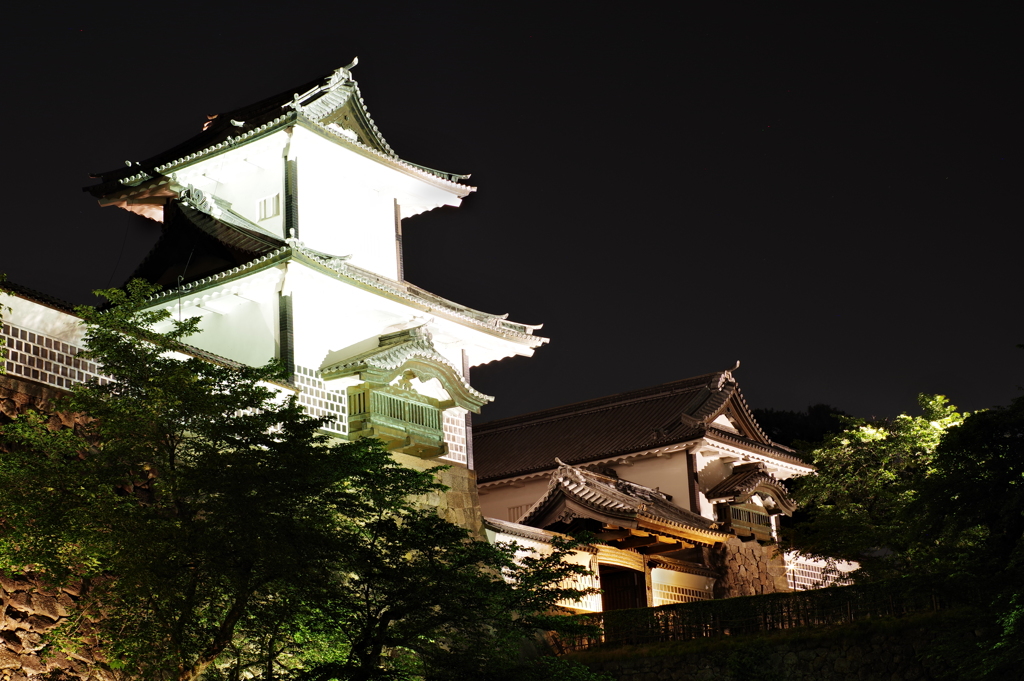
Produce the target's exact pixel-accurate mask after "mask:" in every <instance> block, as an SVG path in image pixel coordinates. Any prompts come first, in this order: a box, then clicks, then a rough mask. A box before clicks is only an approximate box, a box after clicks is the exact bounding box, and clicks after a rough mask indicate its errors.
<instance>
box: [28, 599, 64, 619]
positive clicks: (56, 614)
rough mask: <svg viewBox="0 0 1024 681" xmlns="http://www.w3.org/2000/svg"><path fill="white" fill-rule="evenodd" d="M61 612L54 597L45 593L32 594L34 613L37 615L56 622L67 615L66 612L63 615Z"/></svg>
mask: <svg viewBox="0 0 1024 681" xmlns="http://www.w3.org/2000/svg"><path fill="white" fill-rule="evenodd" d="M60 610H61V608H60V606H59V605H58V604H57V599H56V598H54V597H53V596H50V595H48V594H43V593H34V594H32V612H34V613H35V614H37V615H42V616H43V617H48V618H50V619H52V620H56V619H59V618H60V617H62V616H66V615H67V612H66V611H65V612H64V613H63V615H62V614H61V612H60Z"/></svg>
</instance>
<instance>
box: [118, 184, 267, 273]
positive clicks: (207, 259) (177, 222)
mask: <svg viewBox="0 0 1024 681" xmlns="http://www.w3.org/2000/svg"><path fill="white" fill-rule="evenodd" d="M164 216H165V219H164V228H163V231H162V232H161V234H160V238H159V239H157V242H156V243H155V244H154V245H153V248H151V249H150V251H149V253H148V254H147V255H146V257H145V258H144V259H143V261H142V262H141V263H139V266H138V267H136V268H135V271H134V272H133V273H132V275H131V276H130V277H129V279H134V278H142V279H146V280H148V281H151V282H153V283H156V284H160V285H161V286H163V287H164V288H165V289H170V288H176V286H177V283H178V282H177V275H178V274H181V275H182V276H183V277H184V278H185V279H184V281H185V282H189V281H193V280H196V279H201V278H203V277H207V276H210V275H211V274H213V273H214V272H216V271H218V270H225V269H230V268H232V267H237V266H240V265H243V264H245V263H247V262H250V261H252V260H253V259H255V258H258V257H260V256H263V255H266V254H267V253H270V252H272V251H275V250H278V249H280V248H283V247H285V246H286V244H285V242H284V241H283V240H282V239H280V238H278V237H277V236H275V235H273V234H271V233H269V232H267V231H265V230H263V229H261V228H259V227H257V226H256V225H253V224H252V223H250V222H248V221H247V220H245V218H243V217H241V216H239V215H237V214H235V213H231V212H230V211H223V212H220V215H219V217H217V218H215V217H213V216H212V215H210V214H209V213H206V212H204V211H202V210H198V209H196V208H195V207H193V206H191V205H189V204H187V203H184V202H179V201H175V202H173V203H172V204H171V205H170V206H169V210H167V211H166V212H165V214H164Z"/></svg>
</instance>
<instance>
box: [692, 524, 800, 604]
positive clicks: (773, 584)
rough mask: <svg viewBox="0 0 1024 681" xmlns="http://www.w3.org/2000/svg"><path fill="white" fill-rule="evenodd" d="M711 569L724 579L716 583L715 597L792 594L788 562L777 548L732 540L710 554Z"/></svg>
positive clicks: (735, 538) (708, 557)
mask: <svg viewBox="0 0 1024 681" xmlns="http://www.w3.org/2000/svg"><path fill="white" fill-rule="evenodd" d="M707 560H708V564H709V566H710V567H711V568H712V569H713V570H716V571H717V572H719V573H720V574H721V575H722V576H721V577H720V578H718V580H716V582H715V598H716V599H717V598H735V597H737V596H756V595H759V594H771V593H777V592H782V591H789V590H790V589H789V587H788V586H787V585H786V562H785V560H784V558H783V556H782V554H777V553H776V550H775V547H773V546H761V545H760V544H758V543H757V542H756V541H754V540H750V541H743V540H742V539H739V538H738V537H731V538H730V539H729V541H727V542H726V543H725V544H723V545H722V546H720V547H715V549H713V550H710V551H708V554H707Z"/></svg>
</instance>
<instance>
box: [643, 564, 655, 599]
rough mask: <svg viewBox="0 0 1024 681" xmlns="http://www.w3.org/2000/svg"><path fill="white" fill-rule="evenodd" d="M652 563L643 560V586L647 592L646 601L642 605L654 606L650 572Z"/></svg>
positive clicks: (652, 582)
mask: <svg viewBox="0 0 1024 681" xmlns="http://www.w3.org/2000/svg"><path fill="white" fill-rule="evenodd" d="M652 566H653V563H652V562H651V561H649V560H644V587H645V591H646V594H647V603H646V604H645V606H644V607H647V608H652V607H654V576H653V575H652V574H651V569H652Z"/></svg>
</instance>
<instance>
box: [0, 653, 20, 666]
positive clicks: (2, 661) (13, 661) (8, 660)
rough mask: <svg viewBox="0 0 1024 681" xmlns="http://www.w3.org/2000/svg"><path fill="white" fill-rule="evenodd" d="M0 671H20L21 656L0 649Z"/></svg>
mask: <svg viewBox="0 0 1024 681" xmlns="http://www.w3.org/2000/svg"><path fill="white" fill-rule="evenodd" d="M0 669H21V656H20V655H18V654H17V653H15V652H13V651H10V650H4V649H3V648H0Z"/></svg>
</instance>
